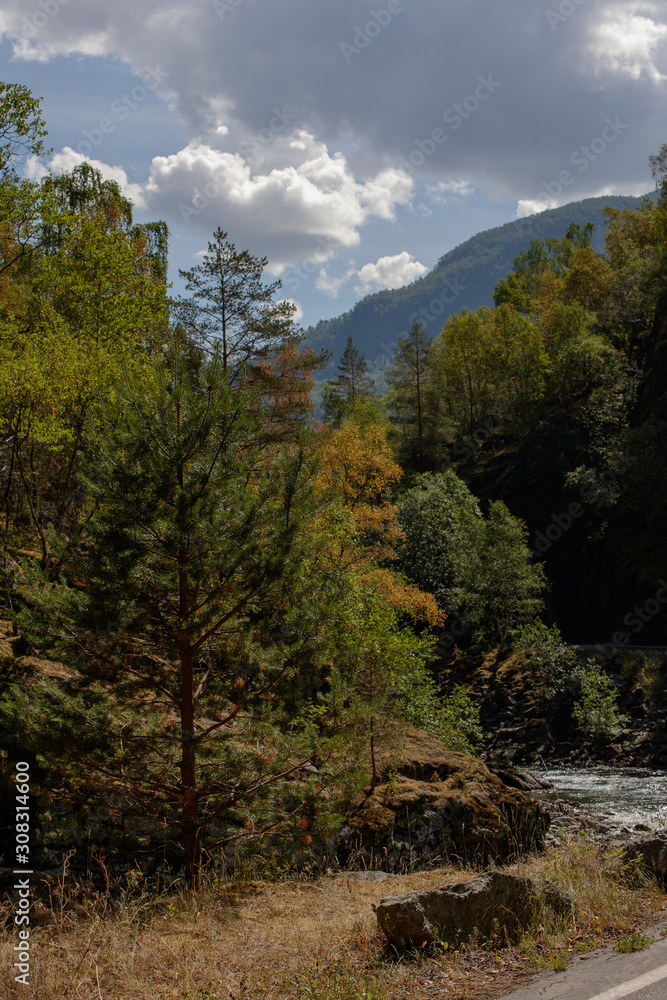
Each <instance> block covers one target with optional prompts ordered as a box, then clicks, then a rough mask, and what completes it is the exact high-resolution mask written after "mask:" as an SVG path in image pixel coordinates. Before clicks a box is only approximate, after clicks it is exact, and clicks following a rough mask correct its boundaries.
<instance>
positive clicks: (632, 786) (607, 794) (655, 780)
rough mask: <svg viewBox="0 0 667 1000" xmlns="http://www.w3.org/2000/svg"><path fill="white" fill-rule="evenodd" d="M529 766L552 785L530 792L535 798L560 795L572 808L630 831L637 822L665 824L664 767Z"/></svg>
mask: <svg viewBox="0 0 667 1000" xmlns="http://www.w3.org/2000/svg"><path fill="white" fill-rule="evenodd" d="M530 770H531V771H533V773H534V774H539V775H540V777H542V778H547V779H548V780H549V781H550V782H551V783H552V784H553V786H554V787H553V788H552V789H545V790H544V791H540V792H533V794H534V795H535V796H536V797H537V798H540V799H546V800H548V801H553V800H555V799H561V800H563V799H564V800H565V801H566V802H568V803H570V804H571V805H572V806H574V807H575V808H576V807H580V808H582V809H583V810H585V811H586V812H587V813H593V814H596V815H597V816H599V818H600V822H602V823H604V824H606V825H608V826H610V827H611V828H616V829H619V828H620V829H623V828H625V829H626V830H628V831H632V830H633V829H634V828H635V827H636V826H637V825H639V824H641V825H643V826H647V827H649V828H650V829H651V830H656V829H659V828H662V827H664V826H666V825H667V771H645V770H639V769H637V768H625V769H621V768H613V767H593V768H554V769H553V770H552V769H548V770H547V769H545V770H538V769H537V768H531V769H530Z"/></svg>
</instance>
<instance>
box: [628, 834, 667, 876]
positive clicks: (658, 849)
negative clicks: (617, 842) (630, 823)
mask: <svg viewBox="0 0 667 1000" xmlns="http://www.w3.org/2000/svg"><path fill="white" fill-rule="evenodd" d="M623 857H624V860H625V861H629V862H633V861H634V862H638V864H639V866H640V867H641V868H643V869H644V870H646V871H649V872H651V874H653V875H655V876H656V878H658V879H659V880H660V881H661V882H663V883H667V831H665V830H661V831H659V832H657V833H647V834H645V835H644V836H643V837H635V839H634V840H631V841H629V842H628V843H627V844H626V845H625V848H624V850H623Z"/></svg>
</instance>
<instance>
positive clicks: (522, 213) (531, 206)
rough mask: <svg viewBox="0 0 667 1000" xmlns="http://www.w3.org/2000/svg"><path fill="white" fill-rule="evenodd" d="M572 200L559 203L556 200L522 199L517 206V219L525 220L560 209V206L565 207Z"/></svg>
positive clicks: (566, 199)
mask: <svg viewBox="0 0 667 1000" xmlns="http://www.w3.org/2000/svg"><path fill="white" fill-rule="evenodd" d="M571 200H572V199H571V198H570V199H568V198H565V199H564V200H563V201H562V202H558V201H556V200H555V199H554V198H534V199H533V198H522V199H521V201H519V203H518V204H517V206H516V217H517V219H525V218H526V216H527V215H535V214H536V213H537V212H545V211H546V210H547V209H548V208H558V205H559V204H563V205H565V204H567V202H568V201H571Z"/></svg>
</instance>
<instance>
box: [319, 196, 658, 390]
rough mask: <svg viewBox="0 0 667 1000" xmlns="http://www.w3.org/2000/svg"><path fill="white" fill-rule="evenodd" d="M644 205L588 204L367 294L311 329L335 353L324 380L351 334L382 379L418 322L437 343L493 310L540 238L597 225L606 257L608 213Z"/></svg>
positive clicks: (477, 242) (486, 237)
mask: <svg viewBox="0 0 667 1000" xmlns="http://www.w3.org/2000/svg"><path fill="white" fill-rule="evenodd" d="M647 197H649V198H654V197H655V195H647ZM642 200H643V199H642V198H633V197H630V196H627V197H625V196H607V197H602V198H586V199H585V200H584V201H575V202H571V203H570V204H569V205H563V206H562V207H561V208H553V209H548V210H547V211H546V212H539V213H538V214H537V215H531V216H528V217H527V218H525V219H517V220H516V221H515V222H508V223H506V224H505V225H504V226H497V227H496V228H495V229H487V230H486V231H485V232H482V233H478V234H477V235H476V236H473V237H471V239H469V240H466V241H465V243H461V244H460V245H459V246H458V247H455V249H454V250H450V251H449V253H446V254H445V255H444V256H443V257H441V258H440V260H439V261H438V263H437V264H436V265H435V267H434V268H433V270H432V271H429V273H428V274H426V275H424V277H423V278H419V279H418V280H417V281H413V282H412V284H410V285H404V286H403V287H402V288H395V289H387V290H385V291H382V292H376V293H375V294H373V295H367V296H366V297H365V298H363V299H361V300H360V301H359V302H357V304H356V305H355V306H354V307H353V308H352V309H350V310H348V312H346V313H343V315H342V316H337V317H335V318H334V319H330V320H321V321H320V322H319V323H318V324H317V325H316V326H311V327H310V328H309V329H308V330H307V331H306V332H307V335H308V342H309V343H311V344H312V345H313V346H315V347H317V348H328V349H329V350H330V351H332V352H333V358H332V361H331V364H330V366H329V368H328V369H327V370H326V371H324V372H323V373H322V375H321V376H320V377H321V378H323V379H326V378H329V377H331V375H332V373H333V370H334V369H335V366H336V363H337V361H338V358H339V357H340V355H341V354H342V352H343V350H344V348H345V343H346V341H347V338H348V336H351V337H352V340H353V341H354V346H355V347H357V348H358V349H359V350H360V351H361V353H362V354H363V355H365V357H366V360H367V361H368V363H369V367H370V368H371V370H372V371H373V372H374V374H376V376H377V375H380V374H381V373H382V372H383V371H385V370H386V369H387V367H388V366H389V364H390V363H391V356H392V354H393V351H394V348H395V346H396V340H397V338H398V337H403V336H405V335H406V333H407V330H408V327H409V326H410V324H411V323H412V322H413V320H415V319H419V320H421V321H422V323H423V324H424V327H425V329H426V332H427V333H429V334H430V335H431V336H433V337H435V336H436V335H437V334H438V333H440V331H441V330H442V328H443V326H444V324H445V321H446V320H447V319H448V317H449V316H451V315H453V314H454V313H457V312H460V310H461V309H462V308H463V307H464V306H465V307H466V308H467V309H477V308H478V307H479V306H482V305H493V301H492V298H491V296H492V292H493V289H494V287H495V285H496V282H497V281H498V280H499V279H500V278H503V277H504V276H505V275H506V274H507V273H508V272H509V271H510V270H511V268H512V264H513V262H514V258H515V257H517V256H518V254H519V253H520V252H521V250H523V249H524V248H525V247H527V246H528V243H529V242H530V240H531V239H532V238H533V237H538V238H540V239H546V238H548V237H553V236H555V237H560V238H562V237H563V236H565V233H566V231H567V228H568V226H569V225H570V224H571V223H573V222H575V223H579V225H580V226H582V227H583V226H584V225H585V224H586V223H587V222H592V223H593V224H594V226H595V235H594V237H593V245H594V246H595V249H596V250H598V251H599V252H601V251H602V249H603V246H604V230H605V220H604V218H603V215H602V211H603V209H604V208H605V207H606V206H607V205H610V206H612V207H613V208H618V209H621V210H623V209H626V208H629V209H634V208H637V207H638V206H639V205H640V204H641V203H642Z"/></svg>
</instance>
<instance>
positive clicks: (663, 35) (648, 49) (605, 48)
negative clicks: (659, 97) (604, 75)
mask: <svg viewBox="0 0 667 1000" xmlns="http://www.w3.org/2000/svg"><path fill="white" fill-rule="evenodd" d="M646 6H647V5H646V4H643V5H639V4H635V3H633V4H631V5H630V6H629V8H627V9H625V10H622V9H612V10H610V11H608V12H607V13H606V15H605V14H603V16H602V18H601V19H600V21H599V22H598V23H597V24H596V25H595V26H594V30H593V39H592V41H591V44H590V49H589V51H590V56H591V57H592V60H591V61H590V62H589V67H590V68H591V69H592V70H593V71H594V72H595V73H596V74H599V73H600V72H601V71H602V70H603V69H604V70H608V71H609V72H611V73H615V74H617V75H620V76H624V75H625V76H629V77H630V78H631V79H633V80H638V79H640V77H642V76H643V75H646V76H647V77H649V78H650V79H652V80H658V81H659V80H664V79H666V77H665V76H664V74H663V73H661V72H660V70H659V69H658V67H657V66H656V62H655V60H656V55H657V54H658V53H659V50H660V49H661V48H662V46H663V45H664V44H665V42H666V41H667V24H661V23H659V22H658V21H655V20H653V18H651V17H645V16H642V15H641V14H638V13H637V10H638V9H639V8H646ZM649 7H653V8H654V5H652V4H651V5H649Z"/></svg>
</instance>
